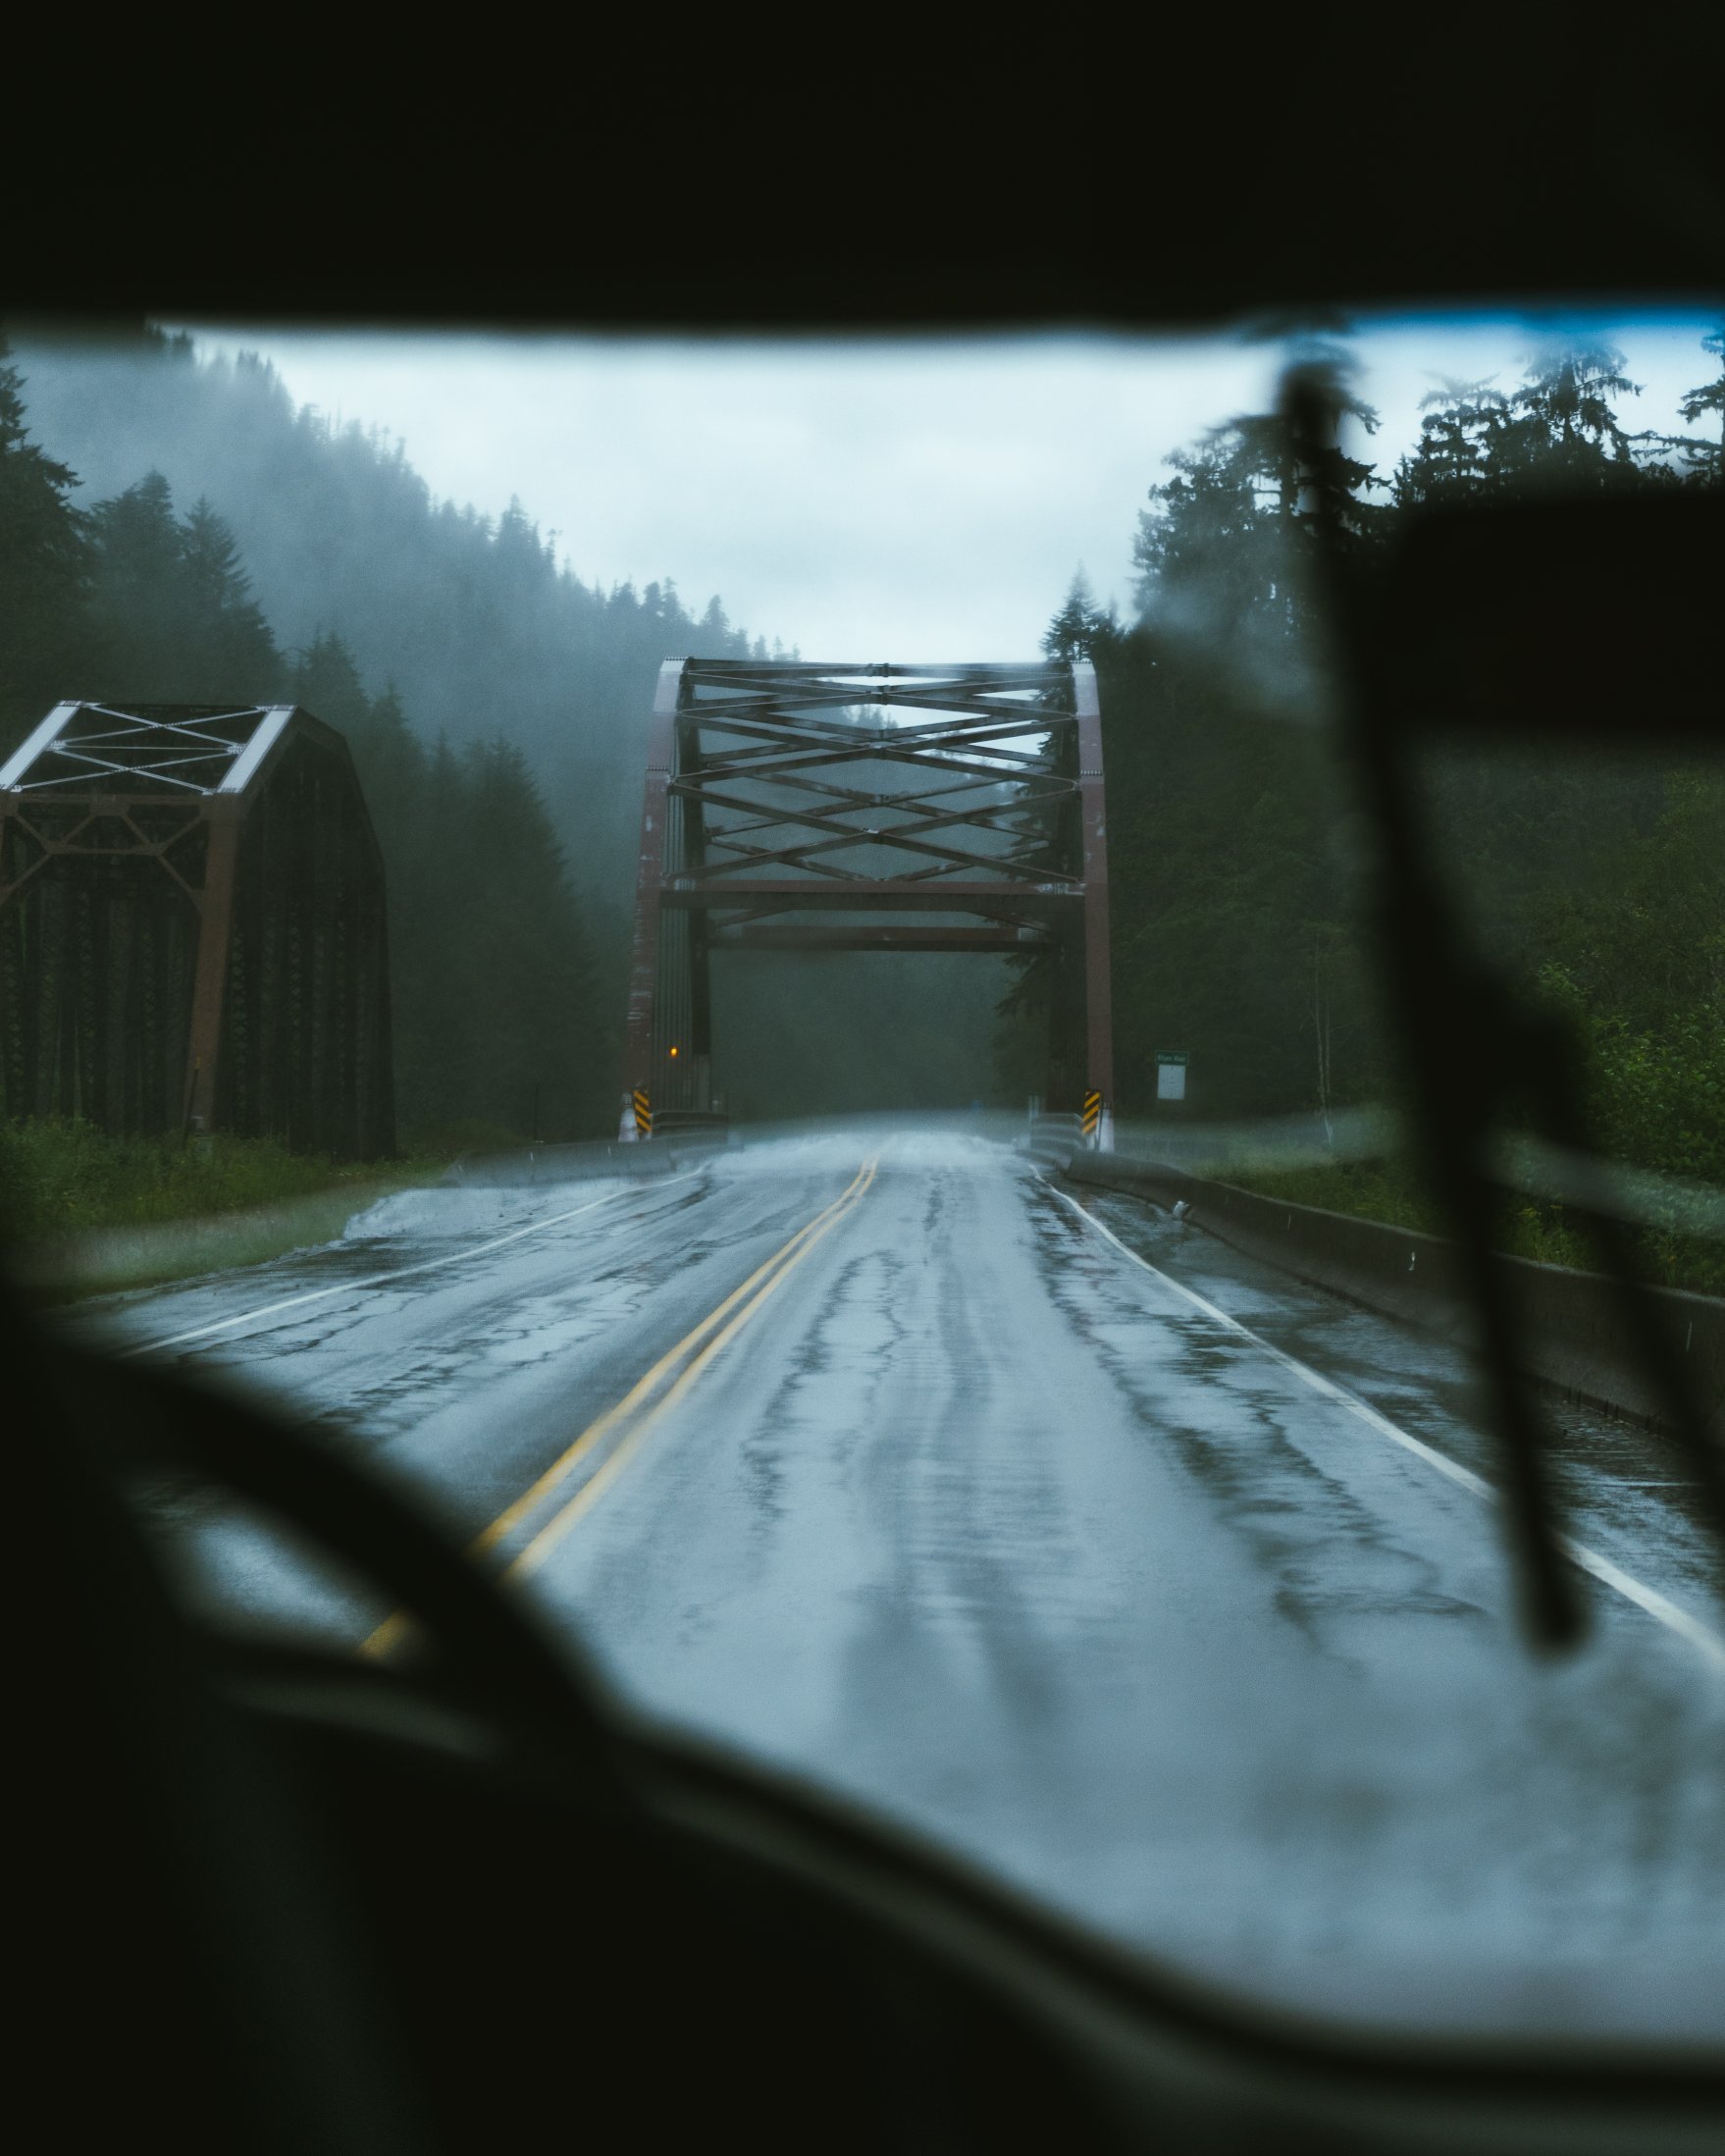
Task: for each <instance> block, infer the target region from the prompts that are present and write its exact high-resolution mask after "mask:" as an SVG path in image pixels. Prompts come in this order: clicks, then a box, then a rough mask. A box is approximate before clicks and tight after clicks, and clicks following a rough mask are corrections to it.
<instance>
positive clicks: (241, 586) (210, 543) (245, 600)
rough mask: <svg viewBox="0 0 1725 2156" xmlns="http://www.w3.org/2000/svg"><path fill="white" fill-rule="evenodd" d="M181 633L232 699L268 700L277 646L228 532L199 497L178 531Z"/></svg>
mask: <svg viewBox="0 0 1725 2156" xmlns="http://www.w3.org/2000/svg"><path fill="white" fill-rule="evenodd" d="M181 568H182V578H183V597H182V602H181V604H182V605H183V619H184V622H185V627H186V630H187V632H188V634H189V635H190V637H191V639H192V641H193V643H194V644H195V646H196V647H197V649H198V650H199V651H200V653H201V654H202V655H203V657H204V660H205V661H206V663H207V667H208V670H209V672H210V674H211V675H212V677H213V678H215V679H219V680H222V681H225V682H228V683H230V684H231V686H230V688H229V689H228V692H227V693H228V694H229V695H231V696H240V695H243V696H249V697H252V698H255V699H256V700H258V701H259V702H262V701H266V700H268V699H270V698H271V697H273V695H274V693H275V691H276V689H277V688H278V687H279V685H280V677H281V674H282V671H283V668H282V662H281V656H280V654H279V653H278V652H277V650H276V640H275V638H274V637H273V636H272V635H271V634H270V628H269V624H268V622H266V621H265V619H264V617H263V611H262V609H261V608H260V607H259V605H257V603H256V601H255V600H254V599H253V598H252V596H251V579H250V577H249V576H248V575H247V574H246V572H245V567H244V564H243V563H242V562H241V560H240V558H239V547H238V543H237V542H236V540H235V537H234V532H233V528H232V526H230V525H229V524H228V523H227V521H226V520H225V519H224V518H222V517H219V516H218V515H217V514H216V512H215V510H214V509H212V508H211V506H210V504H209V502H208V500H206V499H205V498H204V497H203V496H201V495H200V496H199V498H198V500H197V501H196V503H195V504H194V505H193V507H192V510H191V513H190V514H189V515H188V516H187V517H186V518H185V520H184V523H183V525H182V527H181Z"/></svg>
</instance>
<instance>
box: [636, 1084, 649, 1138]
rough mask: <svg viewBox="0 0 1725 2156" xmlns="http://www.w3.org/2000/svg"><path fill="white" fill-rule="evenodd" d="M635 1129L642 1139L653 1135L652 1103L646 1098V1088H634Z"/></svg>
mask: <svg viewBox="0 0 1725 2156" xmlns="http://www.w3.org/2000/svg"><path fill="white" fill-rule="evenodd" d="M635 1129H636V1131H638V1132H639V1133H640V1135H641V1136H642V1137H644V1138H650V1137H652V1135H653V1103H652V1102H651V1101H650V1100H649V1099H648V1097H647V1087H646V1086H645V1085H638V1086H636V1088H635Z"/></svg>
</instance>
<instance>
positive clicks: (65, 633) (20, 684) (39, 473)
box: [0, 339, 89, 747]
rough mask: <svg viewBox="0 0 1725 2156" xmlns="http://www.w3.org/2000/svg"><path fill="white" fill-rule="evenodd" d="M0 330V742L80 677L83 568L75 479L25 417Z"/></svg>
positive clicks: (83, 529) (76, 688)
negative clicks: (38, 440) (39, 442)
mask: <svg viewBox="0 0 1725 2156" xmlns="http://www.w3.org/2000/svg"><path fill="white" fill-rule="evenodd" d="M10 354H11V347H10V346H9V345H8V344H7V343H6V342H5V341H4V340H3V339H0V746H4V747H10V746H11V745H12V743H13V742H15V741H16V740H17V739H18V737H19V736H20V735H21V734H22V733H24V732H25V731H26V729H27V728H28V727H29V726H30V725H32V724H33V723H34V722H35V720H37V719H38V718H40V717H41V716H42V714H43V712H44V711H45V710H48V708H49V707H50V706H51V705H52V704H54V703H55V702H56V701H57V700H58V699H59V698H61V697H64V696H76V695H78V694H79V693H80V691H81V689H82V688H83V687H84V686H86V685H87V677H86V676H84V674H83V670H82V653H81V649H80V647H81V638H80V635H79V631H80V628H81V625H82V624H81V614H82V607H83V600H84V594H85V589H86V585H87V580H88V573H89V543H88V536H87V522H86V519H85V518H84V517H83V515H82V514H81V513H80V512H79V510H78V508H77V507H75V505H74V504H73V501H72V499H71V497H72V490H73V488H74V487H76V486H77V485H78V480H77V478H76V477H75V476H74V474H73V473H72V472H71V471H69V470H68V468H67V467H66V466H65V465H64V464H60V463H56V462H55V460H54V459H53V458H52V457H50V456H46V455H44V454H43V452H42V450H41V449H40V448H38V447H36V445H35V444H34V443H33V442H32V441H31V440H30V439H29V434H28V431H27V428H26V423H25V404H24V395H23V389H24V381H23V377H22V375H21V374H20V372H19V370H18V369H17V368H16V367H15V366H13V365H11V364H10Z"/></svg>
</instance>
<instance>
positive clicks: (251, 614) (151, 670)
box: [89, 472, 282, 704]
mask: <svg viewBox="0 0 1725 2156" xmlns="http://www.w3.org/2000/svg"><path fill="white" fill-rule="evenodd" d="M91 529H92V535H93V538H94V543H95V564H94V575H93V578H92V582H91V589H90V605H89V623H90V626H89V649H90V654H91V664H92V667H93V669H94V671H95V672H96V675H97V679H98V682H99V684H100V690H99V693H100V694H102V695H103V696H107V697H112V698H114V699H116V700H118V701H131V702H136V703H145V704H148V703H165V704H168V703H173V704H178V703H183V704H224V703H235V704H239V703H267V702H269V701H271V700H272V699H273V698H274V697H275V695H276V693H277V691H278V690H279V688H280V686H281V679H282V664H281V658H280V656H279V654H278V653H277V650H276V643H275V639H274V637H272V636H271V634H270V631H269V628H268V625H267V624H266V623H265V621H264V618H263V615H262V614H261V612H260V611H259V610H258V607H257V606H256V605H255V604H254V602H253V601H252V599H251V596H250V583H249V579H248V578H247V576H246V574H245V571H244V568H243V567H242V566H241V564H240V561H239V554H238V549H237V547H236V546H235V541H234V535H233V533H232V532H231V531H230V530H229V528H228V526H227V525H226V524H225V523H224V521H223V520H222V518H221V517H219V516H218V515H216V513H215V511H214V510H213V509H211V508H210V506H209V504H208V503H207V502H202V501H200V502H199V504H198V505H197V507H196V508H195V509H194V510H193V511H192V513H191V515H190V516H189V517H188V518H187V519H186V520H185V521H184V522H183V523H182V522H181V520H180V519H179V518H178V517H177V516H176V515H175V513H174V498H173V494H172V492H171V490H170V488H169V485H168V482H167V480H166V479H165V478H164V477H163V476H162V474H161V473H160V472H149V473H146V474H145V476H144V477H143V478H142V479H140V480H139V481H138V482H137V484H136V485H135V486H132V487H128V488H127V490H126V491H125V493H124V494H121V495H117V496H115V497H114V498H113V500H108V501H101V502H98V503H97V504H96V507H95V509H94V511H93V512H92V515H91Z"/></svg>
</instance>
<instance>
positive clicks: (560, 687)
mask: <svg viewBox="0 0 1725 2156" xmlns="http://www.w3.org/2000/svg"><path fill="white" fill-rule="evenodd" d="M14 356H15V360H16V364H17V366H18V368H19V370H20V372H21V373H22V374H23V375H24V376H25V378H26V381H27V385H28V387H27V393H26V394H27V403H28V417H29V427H30V432H31V435H32V437H33V438H34V440H35V441H36V442H37V443H38V444H39V445H40V446H41V447H42V448H43V449H44V450H45V451H46V452H47V453H48V454H49V455H50V456H53V457H55V458H57V459H59V460H60V461H61V462H62V463H63V464H65V465H67V466H69V467H70V468H71V469H72V470H73V471H74V472H76V473H77V475H78V480H79V481H80V483H81V484H80V488H79V492H78V497H77V499H78V501H79V502H80V503H82V504H85V505H87V504H89V503H92V502H95V501H100V500H109V499H112V498H114V497H116V496H118V495H121V494H123V493H124V492H125V491H126V490H127V489H129V488H132V487H134V486H136V484H137V483H138V482H139V481H140V480H142V479H143V478H144V477H145V475H146V474H148V473H151V472H154V473H159V474H161V475H162V476H163V477H164V478H165V480H166V482H167V484H168V486H169V488H170V489H171V491H172V494H173V497H174V499H175V500H176V501H178V502H179V503H181V504H182V506H183V507H184V508H187V509H189V508H190V507H191V506H192V505H193V504H194V503H197V502H200V501H201V502H205V503H207V504H208V506H209V508H210V509H211V510H213V511H214V512H215V513H216V515H218V516H219V517H220V518H222V519H223V521H224V522H225V523H226V525H227V526H228V529H229V531H230V533H231V535H232V538H233V541H234V544H235V547H236V548H237V551H238V555H239V558H240V559H241V560H242V561H243V563H244V566H245V571H246V573H247V575H248V576H249V577H250V580H251V586H252V591H253V595H254V597H255V599H256V603H257V605H258V608H259V609H260V611H261V613H262V615H263V617H264V619H265V620H266V621H267V622H268V623H269V626H270V629H271V631H272V633H273V635H274V637H275V639H276V642H277V644H278V646H279V647H280V648H281V650H283V651H284V652H296V651H301V650H304V649H305V648H306V647H307V646H309V645H310V644H311V643H312V641H313V640H314V639H315V638H317V637H320V636H335V637H338V638H340V641H341V642H342V643H343V644H344V645H345V646H346V648H347V649H348V651H349V652H350V653H351V654H352V656H353V659H354V662H355V664H356V665H357V667H358V669H359V672H360V674H361V676H362V678H363V679H364V680H365V682H366V683H367V684H368V685H369V686H370V688H371V689H372V690H373V691H374V692H376V691H379V690H382V689H383V688H384V687H385V686H386V685H389V686H391V687H392V689H393V691H394V693H395V695H396V696H397V698H398V699H399V701H400V704H401V706H402V708H403V709H404V710H406V711H407V712H408V713H410V714H411V718H412V723H413V725H414V727H415V729H416V730H417V731H418V732H419V733H420V735H421V736H422V737H423V738H424V739H425V740H427V741H433V740H436V739H437V737H438V736H439V735H440V734H447V736H448V737H449V739H450V741H451V742H452V743H454V744H455V745H456V746H457V748H459V747H461V746H463V745H465V744H468V743H472V742H477V741H488V740H493V739H496V738H498V737H501V738H504V739H506V740H508V741H509V742H510V743H511V744H512V745H513V746H514V747H515V748H517V749H519V750H521V751H522V752H523V753H524V754H525V755H526V756H527V758H528V759H529V760H530V762H531V763H532V767H533V769H534V771H535V773H536V774H537V777H538V780H539V784H540V788H541V791H542V793H543V795H544V798H545V802H546V806H547V808H548V810H549V814H550V816H551V819H552V823H553V825H554V827H555V829H556V831H557V834H558V836H559V838H561V839H562V841H563V842H564V844H565V845H566V846H568V847H569V849H570V851H571V855H572V857H573V858H574V859H575V861H576V862H577V864H578V865H579V868H578V879H579V880H580V882H581V883H582V884H583V885H584V886H585V885H589V884H592V885H594V886H595V887H597V886H599V885H600V884H601V882H604V883H610V882H611V881H612V880H613V879H615V878H618V877H620V878H621V879H622V881H623V883H624V884H625V885H627V884H628V882H629V879H630V877H631V875H632V872H633V866H634V846H635V825H636V820H637V818H638V816H639V814H640V803H641V744H642V740H643V738H644V733H645V726H646V719H647V713H648V711H649V710H650V708H651V705H652V699H653V680H654V677H655V675H656V673H657V670H658V666H659V663H660V661H661V660H662V659H664V658H667V657H682V656H684V655H685V654H698V655H699V656H701V657H709V658H719V657H733V656H744V657H746V656H747V655H748V654H749V652H750V650H751V646H750V643H749V640H748V639H747V638H746V637H745V636H744V635H743V634H742V633H741V632H740V631H739V630H736V629H733V628H732V626H731V624H730V623H729V621H728V620H727V619H726V617H725V613H724V609H723V607H722V605H720V603H719V601H718V600H717V599H716V598H714V599H713V600H712V601H711V602H710V603H709V604H708V605H706V608H705V610H704V612H703V613H702V615H701V616H700V617H699V618H695V617H692V616H691V615H690V614H689V613H688V612H686V611H685V609H684V607H683V605H682V603H681V601H680V600H679V598H678V596H677V593H676V591H675V589H674V587H672V586H671V585H670V584H669V583H665V584H649V585H648V586H647V587H646V589H645V590H644V591H641V592H637V591H636V590H635V589H634V588H633V587H632V586H630V585H628V584H623V585H620V586H617V587H614V588H612V589H610V590H608V591H601V590H599V589H598V588H595V587H589V586H588V585H585V584H583V583H582V582H581V581H580V579H579V578H577V577H576V576H574V575H573V574H572V573H571V572H570V571H569V570H568V569H566V568H560V567H559V566H558V564H557V562H556V559H555V555H554V550H553V548H552V545H551V543H550V541H549V539H548V538H546V537H545V536H544V535H543V534H542V533H541V532H540V530H539V528H538V527H537V525H536V524H534V522H533V521H532V519H531V518H530V517H529V515H528V513H527V512H526V510H524V509H523V508H522V507H521V506H520V504H519V502H513V503H511V505H510V507H509V508H508V509H507V510H506V511H505V512H504V513H503V514H502V515H501V516H500V517H498V518H497V519H496V520H495V521H494V520H493V519H491V518H488V517H485V516H482V515H480V514H479V513H478V512H477V511H476V510H474V509H472V508H467V507H461V506H457V505H456V504H455V503H453V502H449V501H439V500H435V499H434V498H433V496H432V493H431V490H430V488H429V487H428V486H427V484H426V482H425V480H424V479H423V478H422V477H421V476H420V474H419V473H418V472H417V471H416V470H415V469H414V467H413V466H412V464H411V463H410V462H409V461H408V459H407V455H406V452H405V450H404V448H403V447H402V446H401V444H400V443H399V442H397V441H394V440H393V439H392V438H390V437H388V436H386V435H383V434H381V433H379V432H377V431H375V430H372V431H367V430H365V429H362V428H361V427H359V426H358V425H356V424H349V425H346V426H340V425H338V424H337V423H336V422H335V421H334V420H332V419H331V418H330V417H329V416H328V415H326V414H323V413H320V412H318V411H316V410H314V409H312V408H311V407H309V406H296V405H295V404H294V402H293V400H292V398H291V397H290V396H289V394H288V390H287V388H286V386H285V385H284V384H283V382H282V380H281V377H280V376H279V375H278V374H277V373H276V371H275V369H274V368H273V367H272V366H271V365H270V364H269V363H268V362H267V361H265V360H261V359H258V358H256V357H255V356H251V355H247V354H241V355H240V356H239V357H238V358H236V359H234V360H229V359H227V358H225V357H221V356H217V357H214V358H211V359H207V360H204V359H200V358H199V357H198V356H197V355H196V354H195V353H194V351H193V349H192V345H191V342H190V340H189V339H188V338H185V337H172V336H167V335H164V334H163V333H162V332H160V331H157V330H153V329H145V330H141V331H140V332H139V333H138V334H137V336H135V337H133V338H128V339H114V340H111V341H109V342H103V343H99V344H98V343H91V342H87V341H86V342H77V343H55V342H49V341H44V340H40V339H38V340H34V341H20V342H19V344H18V348H17V350H16V353H15V355H14ZM530 476H531V475H525V474H524V475H522V478H523V482H524V483H525V481H526V480H527V479H528V478H529V477H530ZM757 648H758V650H759V651H760V655H761V656H763V657H764V656H765V648H764V647H757ZM133 693H136V692H135V691H134V692H133ZM225 693H229V694H232V693H233V688H232V686H231V687H230V689H229V690H228V691H227V692H225ZM589 866H591V870H592V872H591V874H590V873H588V872H587V870H588V868H589Z"/></svg>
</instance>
